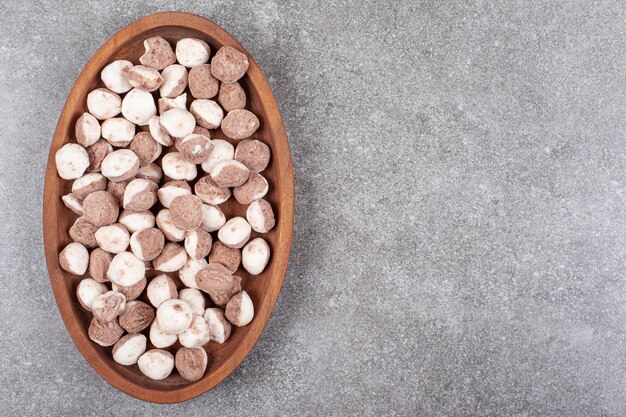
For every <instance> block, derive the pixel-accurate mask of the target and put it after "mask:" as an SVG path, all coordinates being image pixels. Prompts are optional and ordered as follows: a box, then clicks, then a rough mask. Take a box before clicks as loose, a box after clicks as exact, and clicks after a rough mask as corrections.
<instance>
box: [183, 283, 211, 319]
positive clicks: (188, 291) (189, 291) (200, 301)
mask: <svg viewBox="0 0 626 417" xmlns="http://www.w3.org/2000/svg"><path fill="white" fill-rule="evenodd" d="M178 298H179V299H181V300H183V301H185V302H187V304H189V307H191V311H192V312H193V314H194V315H198V316H201V315H203V314H204V304H205V301H204V295H202V293H201V292H200V290H197V289H195V288H185V289H184V290H181V291H180V293H178Z"/></svg>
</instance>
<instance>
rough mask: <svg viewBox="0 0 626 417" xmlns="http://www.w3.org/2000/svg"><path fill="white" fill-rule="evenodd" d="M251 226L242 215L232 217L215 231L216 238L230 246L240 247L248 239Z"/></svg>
mask: <svg viewBox="0 0 626 417" xmlns="http://www.w3.org/2000/svg"><path fill="white" fill-rule="evenodd" d="M251 232H252V228H251V227H250V224H248V222H247V221H246V219H244V218H243V217H233V218H232V219H230V220H228V221H227V222H226V223H225V224H224V226H222V227H221V228H220V230H219V231H218V232H217V238H218V239H219V240H220V241H221V242H222V243H223V244H224V245H226V246H228V247H230V248H241V247H242V246H243V245H244V244H245V243H246V242H247V241H248V239H250V233H251Z"/></svg>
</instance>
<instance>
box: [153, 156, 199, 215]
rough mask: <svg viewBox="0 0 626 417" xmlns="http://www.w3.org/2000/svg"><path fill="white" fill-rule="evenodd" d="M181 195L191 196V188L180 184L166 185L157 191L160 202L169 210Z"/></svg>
mask: <svg viewBox="0 0 626 417" xmlns="http://www.w3.org/2000/svg"><path fill="white" fill-rule="evenodd" d="M166 156H167V155H166ZM181 195H191V188H186V187H181V186H179V185H178V184H166V185H165V186H163V187H161V188H159V191H157V196H158V197H159V201H160V202H161V204H162V205H163V207H165V208H169V207H170V204H172V200H173V199H175V198H176V197H180V196H181Z"/></svg>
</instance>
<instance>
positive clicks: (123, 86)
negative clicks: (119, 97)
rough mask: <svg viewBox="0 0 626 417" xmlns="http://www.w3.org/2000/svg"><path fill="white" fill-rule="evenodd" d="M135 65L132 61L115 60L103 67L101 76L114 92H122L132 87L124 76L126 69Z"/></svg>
mask: <svg viewBox="0 0 626 417" xmlns="http://www.w3.org/2000/svg"><path fill="white" fill-rule="evenodd" d="M132 67H133V64H132V62H130V61H125V60H119V61H113V62H111V63H110V64H109V65H107V66H106V67H104V68H103V69H102V72H101V73H100V78H101V79H102V82H103V83H104V85H106V87H107V88H108V89H109V90H111V91H113V92H114V93H118V94H122V93H125V92H127V91H128V90H130V89H131V88H132V86H131V85H130V84H129V82H128V81H127V80H126V77H124V70H125V69H130V68H132Z"/></svg>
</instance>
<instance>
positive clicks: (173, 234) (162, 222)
mask: <svg viewBox="0 0 626 417" xmlns="http://www.w3.org/2000/svg"><path fill="white" fill-rule="evenodd" d="M156 222H157V225H158V226H159V229H161V231H162V232H163V234H164V235H165V238H166V239H167V240H169V241H171V242H182V241H183V240H184V239H185V231H184V230H182V229H179V228H178V227H176V226H174V223H172V218H171V217H170V211H169V210H168V209H162V210H161V211H159V213H158V214H157V216H156Z"/></svg>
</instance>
